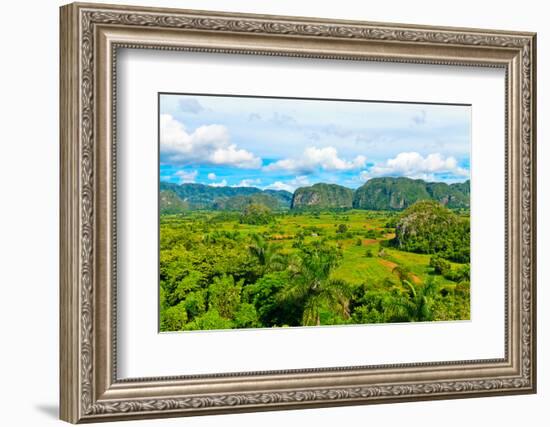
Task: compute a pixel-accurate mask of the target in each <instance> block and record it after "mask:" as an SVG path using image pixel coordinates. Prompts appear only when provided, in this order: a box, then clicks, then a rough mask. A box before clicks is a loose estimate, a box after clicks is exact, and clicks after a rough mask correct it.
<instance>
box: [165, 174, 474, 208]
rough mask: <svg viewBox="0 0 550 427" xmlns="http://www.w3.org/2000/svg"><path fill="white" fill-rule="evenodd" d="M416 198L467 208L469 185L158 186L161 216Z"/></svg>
mask: <svg viewBox="0 0 550 427" xmlns="http://www.w3.org/2000/svg"><path fill="white" fill-rule="evenodd" d="M420 200H435V201H437V202H439V203H441V204H442V205H444V206H447V207H448V208H451V209H466V210H468V209H469V207H470V181H466V182H463V183H456V184H450V185H448V184H445V183H442V182H425V181H423V180H421V179H410V178H390V177H386V178H373V179H370V180H369V181H367V182H366V183H365V184H364V185H363V186H361V187H359V188H358V189H357V190H355V191H353V190H352V189H350V188H346V187H342V186H341V185H336V184H324V183H319V184H315V185H312V186H310V187H302V188H298V189H297V190H296V191H295V192H294V194H292V193H290V192H288V191H284V190H260V189H259V188H254V187H213V186H208V185H203V184H181V185H177V184H171V183H167V182H161V183H160V212H161V214H177V213H185V212H187V211H189V210H210V211H235V212H240V211H242V210H243V209H244V208H245V207H246V206H247V205H249V204H261V205H264V206H267V207H268V208H269V209H271V210H273V211H286V210H290V209H292V210H293V211H304V210H308V211H322V210H344V209H350V208H352V207H353V208H355V209H366V210H382V211H383V210H386V211H390V210H402V209H405V208H407V207H409V206H410V205H412V204H414V203H416V202H417V201H420Z"/></svg>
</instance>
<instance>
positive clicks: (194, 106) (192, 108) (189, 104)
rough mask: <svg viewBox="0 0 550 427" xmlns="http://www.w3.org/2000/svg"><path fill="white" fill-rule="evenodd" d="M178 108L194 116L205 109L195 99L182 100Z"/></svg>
mask: <svg viewBox="0 0 550 427" xmlns="http://www.w3.org/2000/svg"><path fill="white" fill-rule="evenodd" d="M178 107H179V110H180V111H182V112H184V113H192V114H198V113H200V112H201V111H203V110H204V107H203V106H202V105H201V103H200V102H199V101H197V100H196V99H195V98H181V99H180V100H179V102H178Z"/></svg>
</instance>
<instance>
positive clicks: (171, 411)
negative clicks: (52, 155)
mask: <svg viewBox="0 0 550 427" xmlns="http://www.w3.org/2000/svg"><path fill="white" fill-rule="evenodd" d="M60 13H61V37H60V52H61V63H60V72H61V73H60V74H61V76H60V78H61V80H60V110H61V111H60V138H61V176H60V180H61V202H60V211H61V215H60V230H61V232H60V233H61V235H60V386H61V387H60V388H61V396H60V409H61V410H60V417H61V419H63V420H65V421H68V422H72V423H79V422H94V421H112V420H122V419H136V418H159V417H170V416H184V415H201V414H217V413H229V412H247V411H264V410H281V409H290V408H308V407H323V406H336V405H357V404H371V403H386V402H399V401H412V400H430V399H446V398H463V397H477V396H487V395H501V394H521V393H534V392H535V391H536V330H535V328H536V317H535V314H536V310H535V307H536V241H535V237H536V182H535V181H536V178H535V177H536V170H535V156H536V146H535V133H536V128H535V123H536V116H535V105H536V102H535V93H536V88H535V82H536V76H535V69H536V63H535V59H536V54H535V53H536V35H535V34H534V33H525V32H508V31H494V30H478V29H463V28H443V27H425V26H411V25H401V24H383V23H370V22H354V21H331V20H325V19H313V18H296V17H282V16H264V15H245V14H231V13H218V12H203V11H191V10H177V9H158V8H143V7H129V6H113V5H100V4H80V3H75V4H70V5H67V6H63V7H62V8H61V10H60ZM118 48H135V49H165V50H181V51H185V50H187V51H201V52H222V53H227V54H234V53H240V54H250V55H279V56H296V57H313V58H321V59H343V60H354V61H391V62H403V63H419V64H444V65H451V66H452V65H455V66H456V65H468V66H474V67H500V68H503V69H505V72H506V88H505V90H503V96H505V99H506V111H507V114H506V144H505V146H503V148H504V149H505V150H506V175H505V176H504V177H503V179H504V180H505V185H506V212H504V213H503V214H504V215H505V217H506V229H505V230H503V231H504V232H505V239H506V248H505V249H506V250H505V252H506V253H505V258H506V271H505V277H506V283H504V284H503V286H504V287H505V294H506V307H505V312H506V316H505V317H506V325H505V328H506V330H505V332H506V334H505V335H506V339H505V341H506V342H505V343H504V347H505V352H504V353H505V357H504V358H503V359H497V360H470V361H456V362H433V363H422V364H404V365H384V366H357V367H335V368H330V369H305V370H290V371H269V372H245V373H239V374H223V373H220V374H218V375H203V376H199V375H197V376H190V377H173V378H137V379H132V380H120V379H117V373H116V372H117V369H116V257H115V256H114V255H115V253H116V182H115V176H116V150H115V148H116V108H115V107H116V67H115V66H116V52H117V49H118Z"/></svg>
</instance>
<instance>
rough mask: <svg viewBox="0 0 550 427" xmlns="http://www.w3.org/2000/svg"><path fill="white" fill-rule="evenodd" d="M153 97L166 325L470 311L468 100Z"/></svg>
mask: <svg viewBox="0 0 550 427" xmlns="http://www.w3.org/2000/svg"><path fill="white" fill-rule="evenodd" d="M158 102H159V118H158V120H159V310H160V315H159V319H160V324H159V330H160V331H161V332H171V331H200V330H221V329H236V328H249V329H250V328H281V327H318V326H332V325H357V324H374V323H386V324H387V323H403V322H435V321H457V320H469V319H470V143H471V106H470V105H463V104H429V103H405V102H403V103H401V102H382V101H369V100H333V99H310V98H308V99H301V98H300V99H298V98H279V97H252V96H238V95H201V94H174V93H160V94H159V99H158Z"/></svg>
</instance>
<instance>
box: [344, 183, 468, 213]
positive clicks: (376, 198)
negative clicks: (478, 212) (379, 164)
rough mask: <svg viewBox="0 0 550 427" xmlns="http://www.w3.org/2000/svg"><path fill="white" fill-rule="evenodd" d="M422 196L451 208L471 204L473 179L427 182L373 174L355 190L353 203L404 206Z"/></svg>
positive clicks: (358, 205) (381, 207) (382, 207)
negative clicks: (462, 181)
mask: <svg viewBox="0 0 550 427" xmlns="http://www.w3.org/2000/svg"><path fill="white" fill-rule="evenodd" d="M420 200H435V201H437V202H439V203H441V204H443V205H446V206H448V207H449V208H466V209H468V208H469V207H470V181H466V182H464V183H460V184H450V185H448V184H445V183H443V182H437V183H434V182H428V183H427V182H425V181H423V180H421V179H410V178H404V177H400V178H390V177H385V178H372V179H369V180H368V181H367V182H366V183H365V184H364V185H363V186H361V187H359V188H358V189H357V190H355V193H354V196H353V207H354V208H356V209H372V210H401V209H405V208H407V207H409V206H411V205H412V204H414V203H416V202H418V201H420Z"/></svg>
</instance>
